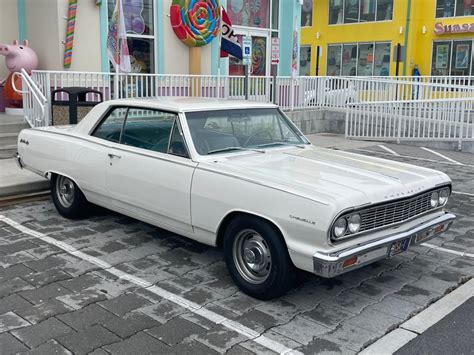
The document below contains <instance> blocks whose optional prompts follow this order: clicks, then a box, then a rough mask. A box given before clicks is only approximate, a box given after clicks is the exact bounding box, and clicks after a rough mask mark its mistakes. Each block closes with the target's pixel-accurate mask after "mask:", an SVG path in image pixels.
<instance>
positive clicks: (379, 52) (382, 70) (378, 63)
mask: <svg viewBox="0 0 474 355" xmlns="http://www.w3.org/2000/svg"><path fill="white" fill-rule="evenodd" d="M390 49H391V47H390V43H375V58H374V75H375V76H389V75H390Z"/></svg>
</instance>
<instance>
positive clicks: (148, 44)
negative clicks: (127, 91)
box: [127, 37, 155, 73]
mask: <svg viewBox="0 0 474 355" xmlns="http://www.w3.org/2000/svg"><path fill="white" fill-rule="evenodd" d="M153 42H154V41H153V40H152V39H148V38H135V37H133V38H130V37H129V38H127V44H128V51H129V53H130V63H131V65H132V73H154V72H155V56H154V53H155V49H154V47H153Z"/></svg>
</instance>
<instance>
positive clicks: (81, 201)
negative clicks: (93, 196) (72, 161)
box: [50, 174, 88, 219]
mask: <svg viewBox="0 0 474 355" xmlns="http://www.w3.org/2000/svg"><path fill="white" fill-rule="evenodd" d="M61 186H67V191H62V192H61V191H60V190H61ZM50 188H51V196H52V198H53V202H54V206H55V207H56V209H57V210H58V212H59V214H60V215H61V216H63V217H66V218H70V219H78V218H81V217H83V216H84V215H85V213H86V211H87V207H88V202H87V200H86V198H85V196H84V194H83V193H82V191H81V190H80V189H79V187H78V186H77V185H76V183H75V182H74V181H72V180H71V179H69V178H67V177H65V176H62V175H57V174H53V176H52V177H51V183H50ZM66 194H67V196H68V198H67V199H66V197H65V195H66Z"/></svg>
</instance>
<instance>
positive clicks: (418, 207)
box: [359, 191, 432, 232]
mask: <svg viewBox="0 0 474 355" xmlns="http://www.w3.org/2000/svg"><path fill="white" fill-rule="evenodd" d="M430 200H431V191H430V192H426V193H424V194H421V195H418V196H415V197H411V198H407V199H404V200H399V201H396V202H389V203H385V204H382V205H378V206H375V207H369V208H367V209H363V210H361V211H360V212H359V213H360V217H361V226H360V231H359V232H364V231H368V230H372V229H377V228H380V227H384V226H389V225H392V224H397V223H400V222H403V221H406V220H409V219H411V218H413V217H416V216H418V215H421V214H423V213H425V212H427V211H429V210H431V209H432V207H431V203H430Z"/></svg>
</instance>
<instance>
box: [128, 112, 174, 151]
mask: <svg viewBox="0 0 474 355" xmlns="http://www.w3.org/2000/svg"><path fill="white" fill-rule="evenodd" d="M176 118H177V115H176V114H174V113H169V112H162V111H156V110H147V109H142V108H130V109H129V111H128V115H127V121H126V122H125V127H124V130H123V133H122V139H121V141H120V143H122V144H125V145H130V146H133V147H137V148H142V149H148V150H153V151H155V152H161V153H167V152H168V143H169V140H170V135H171V129H172V127H173V122H174V120H175V119H176Z"/></svg>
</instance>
